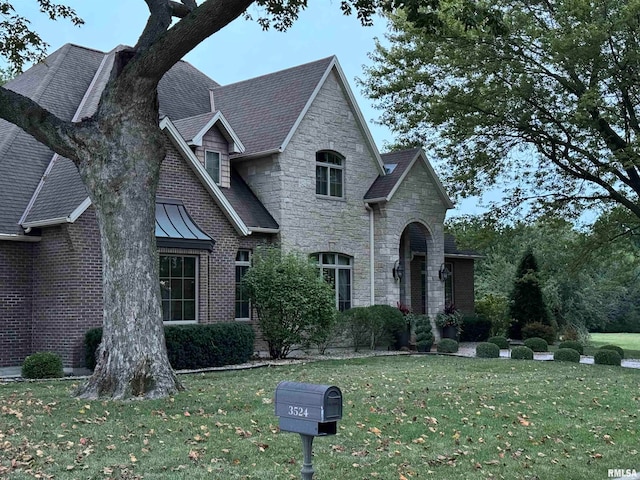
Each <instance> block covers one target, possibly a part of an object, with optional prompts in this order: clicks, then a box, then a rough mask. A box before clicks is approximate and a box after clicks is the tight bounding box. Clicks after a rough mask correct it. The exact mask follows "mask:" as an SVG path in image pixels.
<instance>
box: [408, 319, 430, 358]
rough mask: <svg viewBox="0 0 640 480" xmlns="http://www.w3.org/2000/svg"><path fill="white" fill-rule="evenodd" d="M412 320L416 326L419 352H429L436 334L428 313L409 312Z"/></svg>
mask: <svg viewBox="0 0 640 480" xmlns="http://www.w3.org/2000/svg"><path fill="white" fill-rule="evenodd" d="M409 315H410V317H409V318H410V321H412V322H413V323H414V324H415V328H416V348H417V350H418V351H419V352H428V351H430V350H431V347H432V346H433V341H434V336H433V329H432V327H431V322H430V321H429V317H427V316H426V315H416V314H409Z"/></svg>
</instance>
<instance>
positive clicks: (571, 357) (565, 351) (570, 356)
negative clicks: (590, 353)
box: [553, 348, 580, 363]
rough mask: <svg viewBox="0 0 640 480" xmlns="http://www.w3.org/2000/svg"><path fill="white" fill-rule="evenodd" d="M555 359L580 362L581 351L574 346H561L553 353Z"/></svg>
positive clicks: (557, 360)
mask: <svg viewBox="0 0 640 480" xmlns="http://www.w3.org/2000/svg"><path fill="white" fill-rule="evenodd" d="M553 359H554V360H555V361H556V362H571V363H580V352H578V351H577V350H574V349H573V348H559V349H558V350H556V352H555V353H554V354H553Z"/></svg>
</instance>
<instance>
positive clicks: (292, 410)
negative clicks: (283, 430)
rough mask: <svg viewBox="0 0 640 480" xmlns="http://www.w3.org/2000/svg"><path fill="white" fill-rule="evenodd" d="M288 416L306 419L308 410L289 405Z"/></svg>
mask: <svg viewBox="0 0 640 480" xmlns="http://www.w3.org/2000/svg"><path fill="white" fill-rule="evenodd" d="M289 415H291V416H292V417H308V416H309V409H308V408H302V407H294V406H293V405H289Z"/></svg>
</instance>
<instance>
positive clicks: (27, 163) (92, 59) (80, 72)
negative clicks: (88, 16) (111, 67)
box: [0, 45, 103, 234]
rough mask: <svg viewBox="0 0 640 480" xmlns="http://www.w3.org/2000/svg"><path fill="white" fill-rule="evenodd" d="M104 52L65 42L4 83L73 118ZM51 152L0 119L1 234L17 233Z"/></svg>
mask: <svg viewBox="0 0 640 480" xmlns="http://www.w3.org/2000/svg"><path fill="white" fill-rule="evenodd" d="M102 56H103V54H102V53H100V52H97V51H95V50H90V49H87V48H82V47H78V46H75V45H65V46H64V47H62V48H60V49H59V50H57V51H56V52H54V53H53V54H51V55H50V56H49V57H48V58H47V59H46V60H45V61H44V62H41V63H39V64H37V65H35V66H33V67H32V68H30V69H29V70H27V71H26V72H25V73H23V74H22V75H20V76H19V77H17V78H16V79H14V80H12V81H10V82H8V83H7V84H6V85H5V87H6V88H8V89H11V90H14V91H16V92H18V93H21V94H23V95H26V96H28V97H30V98H32V99H34V100H35V101H37V102H38V103H39V104H40V105H42V106H43V107H45V108H47V109H49V110H51V111H52V112H53V113H55V114H56V115H58V116H60V117H61V118H63V119H65V120H71V119H72V117H73V115H74V113H75V111H76V110H77V108H78V105H79V104H80V101H81V100H82V97H83V96H84V93H85V91H86V90H87V88H88V87H89V84H90V83H91V80H92V79H93V76H94V74H95V72H96V70H97V68H98V65H99V64H100V61H101V60H102ZM52 156H53V153H52V152H51V151H50V150H49V149H48V148H47V147H45V146H44V145H42V144H40V143H39V142H37V141H36V140H35V139H34V138H33V137H31V136H30V135H28V134H26V133H24V132H23V131H22V130H21V129H19V128H18V127H16V126H14V125H11V124H10V123H8V122H5V121H4V120H0V233H5V234H19V233H20V232H21V229H20V228H19V226H18V222H19V220H20V217H21V216H22V214H23V212H24V210H25V208H26V207H27V205H28V203H29V201H30V200H31V197H32V195H33V192H34V191H35V189H36V187H37V186H38V183H39V182H40V179H41V177H42V174H43V173H44V171H45V170H46V168H47V166H48V165H49V162H50V161H51V158H52Z"/></svg>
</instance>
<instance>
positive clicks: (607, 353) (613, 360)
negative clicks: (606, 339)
mask: <svg viewBox="0 0 640 480" xmlns="http://www.w3.org/2000/svg"><path fill="white" fill-rule="evenodd" d="M593 363H595V364H597V365H616V366H618V367H619V366H620V364H621V363H622V357H621V356H620V355H618V352H616V351H615V350H607V349H604V350H598V351H597V352H596V353H595V355H594V356H593Z"/></svg>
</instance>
